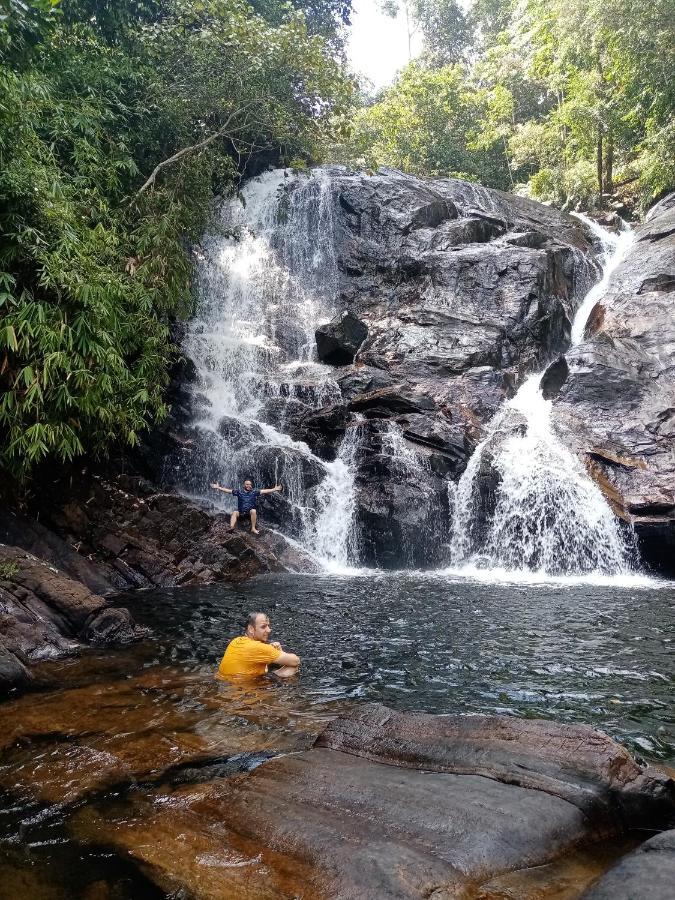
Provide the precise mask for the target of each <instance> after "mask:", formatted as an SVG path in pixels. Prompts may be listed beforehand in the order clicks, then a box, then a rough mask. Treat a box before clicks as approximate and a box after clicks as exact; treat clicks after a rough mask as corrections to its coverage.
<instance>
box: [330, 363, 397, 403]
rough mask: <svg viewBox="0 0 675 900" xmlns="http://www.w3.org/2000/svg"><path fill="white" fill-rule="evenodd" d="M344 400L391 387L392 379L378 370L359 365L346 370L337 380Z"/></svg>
mask: <svg viewBox="0 0 675 900" xmlns="http://www.w3.org/2000/svg"><path fill="white" fill-rule="evenodd" d="M337 383H338V385H339V386H340V391H341V392H342V396H343V398H344V399H345V400H351V399H352V398H354V397H355V396H356V395H357V394H368V393H370V392H371V391H378V390H380V389H381V388H387V387H390V386H391V383H392V378H391V375H388V374H387V373H386V372H382V371H381V370H380V369H374V368H372V367H371V366H364V365H362V364H360V363H358V364H357V365H355V366H353V367H352V368H351V369H348V370H347V371H346V372H345V373H344V374H343V375H340V377H339V378H338V380H337Z"/></svg>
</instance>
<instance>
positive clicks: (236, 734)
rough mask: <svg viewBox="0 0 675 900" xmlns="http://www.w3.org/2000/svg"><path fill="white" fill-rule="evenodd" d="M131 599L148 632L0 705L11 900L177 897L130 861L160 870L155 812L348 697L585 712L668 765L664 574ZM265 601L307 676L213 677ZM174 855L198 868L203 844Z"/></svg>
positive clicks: (279, 585) (294, 742)
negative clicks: (656, 579)
mask: <svg viewBox="0 0 675 900" xmlns="http://www.w3.org/2000/svg"><path fill="white" fill-rule="evenodd" d="M125 603H126V605H130V606H131V607H132V609H133V612H134V614H135V615H136V617H137V619H139V620H140V621H141V622H143V623H145V624H147V625H149V626H150V627H151V628H152V631H153V637H152V640H149V641H147V642H145V643H144V644H141V645H137V646H134V647H130V648H126V649H124V650H121V651H116V652H106V653H105V654H100V655H98V654H97V655H90V656H88V657H85V658H83V659H80V660H70V661H63V662H60V663H51V664H45V665H44V666H43V667H42V668H41V670H40V673H41V677H42V678H43V679H44V684H43V689H42V690H41V691H39V692H36V693H33V694H28V695H24V696H22V697H19V698H17V699H15V700H13V701H9V702H6V703H4V704H0V747H1V748H2V762H1V763H0V790H2V791H4V792H5V803H4V804H2V805H3V809H2V811H1V812H0V856H1V857H2V862H1V863H0V897H4V896H12V897H23V896H26V897H31V898H36V900H38V898H39V900H44V898H50V900H51V898H56V900H61V898H68V900H71V898H77V897H82V898H94V897H98V896H105V897H111V898H119V900H131V898H137V897H149V898H152V897H153V896H158V897H159V896H167V895H170V894H171V891H170V890H168V889H167V890H166V892H164V891H163V890H160V891H159V892H158V891H156V890H155V889H154V888H152V887H151V886H150V882H148V881H147V877H146V875H147V873H148V870H147V869H144V868H143V867H141V869H138V868H136V866H133V865H131V863H130V861H129V860H130V857H127V856H126V855H125V854H126V853H127V850H128V852H129V853H131V857H133V858H138V859H140V860H145V862H146V864H151V868H152V865H154V863H152V853H159V850H157V848H155V847H154V846H153V844H152V841H149V838H148V835H149V834H152V828H153V825H152V823H153V822H158V823H159V822H161V823H163V824H162V827H164V828H165V829H166V828H167V827H168V828H169V831H168V832H165V833H164V841H165V844H164V845H163V846H166V847H168V848H173V847H174V835H173V834H172V832H171V827H173V826H172V825H171V822H172V817H171V815H169V816H168V817H167V816H166V814H164V815H163V816H162V815H160V814H159V812H158V811H160V810H165V811H166V808H167V804H168V805H169V807H170V806H171V803H172V802H173V799H172V798H175V797H177V796H178V793H179V792H180V791H181V790H186V789H187V790H195V791H196V790H205V791H207V792H208V785H209V784H211V783H213V782H214V781H217V780H218V779H221V778H224V777H229V776H231V775H232V774H233V773H237V772H246V771H247V770H249V769H250V768H252V767H255V766H256V765H259V764H260V763H261V762H263V761H264V760H265V759H266V758H268V757H269V756H271V755H275V754H278V753H286V752H293V751H297V750H300V749H304V748H306V747H308V746H310V745H311V743H312V741H313V739H314V737H315V735H316V734H317V733H318V732H319V731H320V730H321V728H322V727H323V725H324V724H325V722H326V721H328V719H330V718H331V717H332V716H334V715H336V714H337V713H339V712H340V711H341V710H343V709H345V708H346V707H348V706H350V705H351V704H353V703H354V702H363V701H369V700H375V701H380V702H383V703H386V704H388V705H390V706H393V707H395V708H398V709H417V710H424V711H429V712H437V713H450V712H464V713H475V712H488V713H501V714H508V715H520V716H528V717H546V718H550V717H553V718H556V719H559V720H564V721H575V722H584V723H588V724H591V725H593V726H595V727H597V728H600V729H601V730H603V731H605V732H607V733H608V734H610V735H611V736H613V737H615V738H616V739H618V740H619V741H621V742H622V743H624V744H625V745H626V746H628V747H629V749H631V750H632V751H633V752H634V753H635V754H636V755H637V756H639V757H641V758H642V759H646V760H656V761H663V762H669V763H671V764H672V763H673V762H675V734H674V732H675V709H674V706H673V702H672V678H673V637H674V625H675V593H674V592H673V590H672V588H671V587H670V586H668V585H662V586H660V587H657V586H651V587H641V586H639V585H630V586H625V587H619V586H617V585H615V584H606V585H603V584H599V585H597V584H596V585H588V584H586V585H584V584H578V585H569V584H568V585H560V584H555V583H551V582H549V583H547V584H540V585H538V584H522V583H521V584H507V583H502V584H488V583H479V582H477V581H469V580H467V579H461V578H457V577H453V576H451V575H449V574H446V575H445V576H442V577H441V576H423V575H420V574H409V575H401V574H397V575H391V574H389V575H386V574H375V575H373V574H371V575H369V576H368V577H366V576H354V575H352V576H344V577H335V576H333V577H328V576H316V575H312V576H298V575H282V576H266V577H262V578H257V579H255V580H253V581H250V582H248V583H246V584H245V585H243V586H238V587H232V586H228V585H216V586H211V587H200V588H181V589H175V590H160V591H155V592H153V593H139V594H137V595H135V596H134V597H132V598H130V600H127V601H125ZM254 609H261V610H263V611H265V612H267V613H268V614H269V615H270V618H271V621H272V626H273V636H272V638H273V639H277V640H280V641H281V642H282V644H283V645H284V647H286V648H288V649H290V650H293V651H297V652H298V653H299V654H300V655H301V656H302V658H303V666H302V674H301V675H300V677H299V678H296V679H291V680H290V681H284V682H281V681H277V680H274V679H268V680H263V681H260V682H257V683H243V684H240V685H236V684H235V685H233V684H230V683H227V682H218V681H216V680H215V679H214V673H215V670H216V667H217V665H218V662H219V660H220V658H221V656H222V653H223V650H224V648H225V646H226V644H227V642H228V640H229V639H230V638H231V637H232V636H233V635H234V634H236V633H238V632H239V631H240V627H241V623H242V622H243V620H244V618H245V616H246V614H247V613H248V612H249V611H250V610H254ZM167 822H168V826H167ZM111 823H112V824H111ZM181 827H182V826H181ZM207 831H208V829H207ZM139 842H141V843H142V846H140V844H139ZM177 846H178V845H176V847H177ZM196 846H197V845H196ZM125 848H126V849H125ZM198 850H199V853H198V855H199V854H201V856H200V858H202V857H203V859H204V860H206V861H207V862H204V863H203V864H202V863H200V864H199V865H198V866H197V870H196V871H197V872H198V873H199V872H202V870H204V869H209V868H211V869H213V868H214V867H213V866H210V865H209V864H208V860H211V858H212V856H213V852H214V851H213V848H212V847H211V845H210V844H208V845H207V844H206V843H205V844H204V846H201V845H198ZM122 851H123V852H122ZM120 852H122V859H121V858H120V856H119V854H120ZM175 852H178V850H177V849H176V850H175ZM182 852H183V853H184V856H185V861H184V866H186V867H187V868H190V867H191V866H192V865H193V862H194V859H195V856H194V853H197V849H195V850H194V852H193V849H191V845H190V847H188V846H187V845H186V847H184V848H183V850H182ZM171 853H172V854H173V853H174V849H171ZM242 858H243V857H242ZM246 858H248V857H246ZM123 860H125V861H123ZM230 864H233V863H231V861H230V863H228V865H230ZM215 868H216V869H217V868H218V867H217V866H216V867H215ZM152 871H154V870H152ZM153 877H154V876H153ZM195 877H196V876H195ZM199 877H202V876H201V875H200V876H199ZM98 884H103V885H105V891H102V889H101V890H99V888H97V887H96V885H98ZM7 891H9V893H7ZM3 892H4V893H3ZM153 892H154V893H153Z"/></svg>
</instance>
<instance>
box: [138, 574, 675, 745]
mask: <svg viewBox="0 0 675 900" xmlns="http://www.w3.org/2000/svg"><path fill="white" fill-rule="evenodd" d="M646 583H647V582H645V584H646ZM257 608H260V609H261V610H263V611H265V612H267V613H268V614H269V616H270V618H271V620H272V626H273V631H274V634H273V636H272V640H275V639H276V640H280V641H281V642H282V644H283V645H284V647H287V648H288V649H290V650H293V651H296V652H298V653H299V654H300V655H301V656H302V659H303V666H302V675H301V676H300V678H298V679H297V680H295V681H294V683H293V684H292V685H289V686H288V687H287V690H288V691H290V692H292V693H293V694H296V695H301V696H302V697H303V699H304V700H310V701H313V702H316V703H317V704H320V703H323V702H326V701H328V700H336V699H339V700H345V699H353V700H360V701H378V702H381V703H386V704H389V705H391V706H393V707H396V708H397V709H418V710H423V711H426V712H434V713H453V712H474V713H476V712H483V713H499V714H509V715H521V716H529V717H543V718H557V719H560V720H564V721H573V722H581V723H587V724H589V725H593V726H595V727H597V728H601V729H602V730H604V731H606V732H607V733H608V734H610V735H612V737H615V738H616V739H617V740H619V741H621V742H622V743H624V744H625V745H626V746H627V747H629V749H631V750H632V751H633V752H634V753H636V754H637V755H638V756H640V757H642V758H645V759H652V760H654V759H662V760H669V761H670V762H675V705H674V704H673V700H672V693H671V692H672V687H673V674H674V665H673V661H674V649H675V645H674V643H673V639H674V637H675V591H674V590H673V588H672V587H671V586H670V585H664V586H661V587H618V586H616V585H615V584H614V583H612V582H611V580H608V581H607V582H606V583H604V584H596V585H593V584H584V583H583V582H582V583H572V584H571V585H567V584H565V583H564V582H560V583H555V582H549V583H541V584H517V583H514V584H509V583H502V584H493V585H490V584H486V583H477V582H475V581H468V580H466V579H462V578H459V577H455V578H452V577H448V576H445V577H436V576H422V575H420V574H417V573H414V574H408V575H406V574H396V575H392V574H382V575H372V574H371V575H361V576H351V577H350V576H342V577H337V578H336V577H328V576H317V575H311V576H307V575H302V576H298V575H276V576H265V577H259V578H256V579H254V580H252V581H250V582H248V583H247V584H245V585H243V586H239V587H232V586H229V585H213V586H209V587H199V588H189V587H187V588H180V589H174V590H165V591H159V592H154V593H152V594H145V595H138V598H137V600H136V601H135V602H134V604H133V610H134V614H135V615H136V616H137V618H138V619H139V620H140V621H142V622H144V623H146V624H147V625H149V626H150V627H151V628H152V630H153V632H154V634H155V635H156V638H157V640H158V650H159V652H158V655H157V657H156V659H157V662H160V661H161V660H162V659H163V658H164V659H165V660H166V659H167V657H168V659H169V660H170V661H171V662H172V663H179V664H180V665H182V666H185V667H188V668H189V669H191V670H192V671H194V672H203V673H204V675H205V676H207V677H208V675H209V673H210V671H211V670H212V669H213V668H214V667H215V666H217V663H218V661H219V658H220V655H221V654H222V651H223V650H224V648H225V646H226V644H227V641H228V640H229V638H230V637H231V636H233V635H234V634H236V633H237V632H238V629H239V627H240V623H241V622H242V621H243V619H244V618H245V616H246V613H247V612H248V611H249V610H252V609H257Z"/></svg>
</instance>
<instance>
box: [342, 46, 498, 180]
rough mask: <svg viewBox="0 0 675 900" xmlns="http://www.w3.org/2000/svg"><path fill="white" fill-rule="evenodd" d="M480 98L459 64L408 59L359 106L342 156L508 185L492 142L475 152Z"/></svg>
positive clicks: (368, 163)
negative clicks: (385, 86)
mask: <svg viewBox="0 0 675 900" xmlns="http://www.w3.org/2000/svg"><path fill="white" fill-rule="evenodd" d="M478 102H479V98H478V97H477V95H476V94H475V92H472V91H470V90H468V89H467V85H466V81H465V78H464V72H463V69H462V67H461V66H459V65H451V66H442V67H440V68H436V67H434V68H428V67H426V66H423V65H420V64H417V63H412V64H411V65H410V66H408V67H407V68H406V69H404V71H403V72H402V73H401V75H400V77H399V78H398V79H397V81H396V82H395V84H394V85H393V86H392V87H391V88H390V89H389V90H388V91H386V92H385V93H384V95H383V96H382V97H381V98H380V100H379V101H378V102H376V103H375V104H373V105H372V106H369V107H366V108H364V109H362V110H361V111H360V112H359V113H358V114H357V116H356V118H355V127H354V131H353V134H352V136H351V138H350V139H349V141H348V142H347V145H346V147H345V148H344V151H343V152H344V154H345V156H346V158H347V159H351V160H353V161H355V162H356V163H357V164H359V165H364V166H366V167H368V168H377V167H378V166H380V165H386V166H393V167H394V168H398V169H402V170H403V171H406V172H412V173H417V174H421V175H437V176H445V177H456V178H466V179H469V180H477V181H485V182H488V183H494V184H496V185H497V186H503V187H507V186H508V167H507V165H506V160H505V157H504V154H503V151H501V150H500V149H499V148H498V149H497V150H496V151H494V150H493V147H492V142H490V146H489V147H488V148H487V149H480V150H479V151H478V152H475V149H474V145H473V143H472V140H473V138H474V128H475V122H476V119H477V117H478V116H479V106H478Z"/></svg>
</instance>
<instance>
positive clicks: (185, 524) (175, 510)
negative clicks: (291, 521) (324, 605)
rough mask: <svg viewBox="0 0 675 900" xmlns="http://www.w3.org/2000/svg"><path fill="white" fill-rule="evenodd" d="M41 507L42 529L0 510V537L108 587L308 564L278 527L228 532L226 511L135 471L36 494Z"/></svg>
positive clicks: (227, 577) (235, 577)
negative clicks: (258, 532) (158, 484)
mask: <svg viewBox="0 0 675 900" xmlns="http://www.w3.org/2000/svg"><path fill="white" fill-rule="evenodd" d="M41 513H42V522H43V523H45V524H46V525H47V526H49V528H48V529H47V528H45V527H44V524H43V525H40V526H38V525H36V523H34V522H32V521H31V520H29V519H27V518H26V517H16V516H11V515H7V517H6V518H5V519H4V522H2V523H0V538H3V536H4V539H7V537H8V536H9V537H11V539H12V540H13V541H14V543H17V544H19V545H20V546H22V547H26V548H27V549H31V548H33V547H35V546H36V544H38V545H39V546H41V547H42V548H43V549H44V550H45V555H46V558H47V559H48V560H50V561H53V562H54V563H59V562H60V561H61V560H63V561H64V563H65V565H64V568H66V569H67V570H69V571H70V572H71V573H72V574H73V575H74V577H77V578H81V579H82V580H83V581H84V582H85V583H91V582H92V580H93V581H95V583H97V584H99V585H105V586H106V588H105V592H108V593H109V592H112V591H123V590H128V589H132V588H145V587H173V586H176V585H181V584H210V583H212V582H214V581H242V580H244V579H245V578H248V577H250V576H251V575H255V574H257V573H259V572H268V571H286V570H291V571H294V570H298V569H307V568H311V565H310V563H309V561H308V560H306V559H305V558H304V557H302V555H301V554H300V553H298V552H297V551H295V550H293V549H292V548H291V547H290V546H289V545H288V544H287V543H286V541H285V540H284V539H283V538H281V537H279V536H278V535H275V534H273V533H271V532H269V531H267V532H264V533H261V535H260V536H259V537H256V538H253V536H251V535H249V534H248V532H246V531H245V530H244V529H243V528H239V529H238V530H237V531H235V532H234V533H230V532H229V516H227V515H224V514H223V513H218V512H217V511H216V510H215V509H213V510H209V509H207V508H205V507H204V505H203V504H202V505H200V504H198V503H195V502H192V501H190V500H188V499H187V498H185V497H182V496H181V495H180V494H177V493H167V492H164V491H161V490H159V489H158V488H157V487H156V486H155V485H152V484H151V483H150V482H148V481H146V480H145V479H143V478H140V477H136V476H117V477H114V478H110V479H104V478H98V477H86V478H82V479H81V480H80V481H79V482H78V483H73V484H72V486H71V487H70V489H69V490H68V491H67V492H65V491H64V492H61V491H59V492H57V493H56V494H55V495H54V496H52V497H49V498H46V499H45V500H43V505H42V509H41ZM263 518H264V516H263ZM54 532H55V533H56V534H57V535H59V537H58V538H57V537H55V535H54ZM45 534H47V535H51V536H50V537H49V539H47V538H45V537H44V535H45ZM64 548H65V549H64ZM66 550H67V552H66ZM75 551H76V552H75ZM83 563H86V564H87V565H86V568H85V567H84V566H83ZM101 589H102V588H99V590H101Z"/></svg>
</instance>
